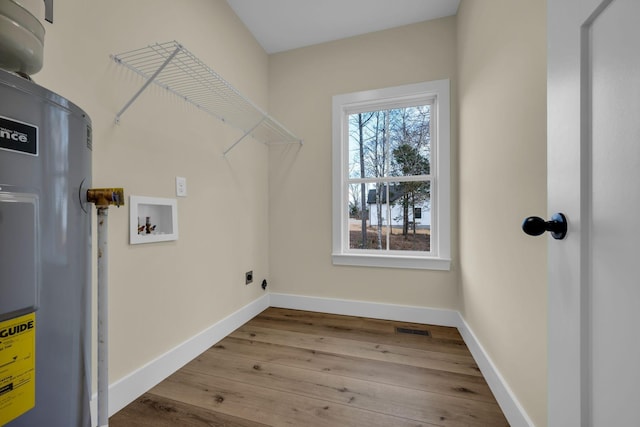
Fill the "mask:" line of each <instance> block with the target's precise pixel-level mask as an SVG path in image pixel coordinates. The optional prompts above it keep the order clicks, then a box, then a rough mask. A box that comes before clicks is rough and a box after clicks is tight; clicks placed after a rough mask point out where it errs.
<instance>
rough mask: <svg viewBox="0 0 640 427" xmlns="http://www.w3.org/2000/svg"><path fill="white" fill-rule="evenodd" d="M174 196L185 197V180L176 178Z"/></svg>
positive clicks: (179, 177)
mask: <svg viewBox="0 0 640 427" xmlns="http://www.w3.org/2000/svg"><path fill="white" fill-rule="evenodd" d="M176 196H178V197H187V178H185V177H183V176H176Z"/></svg>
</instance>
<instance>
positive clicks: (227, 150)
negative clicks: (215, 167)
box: [222, 117, 266, 156]
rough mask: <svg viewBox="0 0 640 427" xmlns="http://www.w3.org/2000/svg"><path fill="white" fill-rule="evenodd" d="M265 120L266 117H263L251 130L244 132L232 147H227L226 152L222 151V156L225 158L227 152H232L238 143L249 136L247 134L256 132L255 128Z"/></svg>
mask: <svg viewBox="0 0 640 427" xmlns="http://www.w3.org/2000/svg"><path fill="white" fill-rule="evenodd" d="M265 118H266V117H263V118H262V119H260V121H259V122H258V123H256V124H255V126H254V127H252V128H251V129H249V130H248V131H246V132H245V133H244V135H242V136H241V137H240V139H238V140H237V141H236V142H234V143H233V145H231V147H229V148H227V149H226V150H224V153H222V155H223V156H226V155H227V153H228V152H229V151H231V150H233V148H234V147H235V146H236V145H238V144H239V143H240V141H242V140H243V139H245V138H246V137H247V136H249V134H251V132H253V131H254V130H256V128H257V127H258V126H260V125H261V124H262V122H264V120H265Z"/></svg>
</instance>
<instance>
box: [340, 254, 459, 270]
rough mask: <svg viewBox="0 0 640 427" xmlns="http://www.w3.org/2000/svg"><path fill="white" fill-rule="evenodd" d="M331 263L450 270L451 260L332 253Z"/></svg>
mask: <svg viewBox="0 0 640 427" xmlns="http://www.w3.org/2000/svg"><path fill="white" fill-rule="evenodd" d="M332 258H333V265H352V266H359V267H384V268H413V269H420V270H441V271H449V270H451V260H450V259H445V258H426V257H410V256H397V255H372V254H333V255H332Z"/></svg>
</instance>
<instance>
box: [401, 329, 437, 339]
mask: <svg viewBox="0 0 640 427" xmlns="http://www.w3.org/2000/svg"><path fill="white" fill-rule="evenodd" d="M396 334H409V335H422V336H425V337H430V336H431V334H430V333H429V331H427V330H426V329H410V328H396Z"/></svg>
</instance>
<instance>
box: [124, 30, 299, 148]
mask: <svg viewBox="0 0 640 427" xmlns="http://www.w3.org/2000/svg"><path fill="white" fill-rule="evenodd" d="M111 58H112V59H113V60H114V61H115V62H116V63H117V64H120V65H122V66H124V67H126V68H128V69H130V70H131V71H133V72H135V73H136V74H139V75H140V76H142V78H144V79H145V83H144V85H143V86H142V87H141V88H140V90H138V92H137V93H136V94H135V95H134V96H133V97H132V98H131V99H130V100H129V102H127V103H126V104H125V106H124V107H122V109H121V110H120V111H119V112H118V113H117V114H116V122H119V121H120V117H121V116H122V114H124V112H125V111H126V110H127V109H128V108H129V107H130V106H131V104H133V103H134V102H135V100H136V99H137V98H138V96H140V94H141V93H142V92H144V90H145V89H146V88H147V87H148V86H149V85H150V84H151V83H155V84H156V85H158V86H160V87H162V88H164V89H166V90H167V91H169V92H171V93H173V94H174V95H176V96H178V97H180V98H182V99H184V100H185V101H187V102H189V103H190V104H193V105H194V106H196V107H197V108H199V109H200V110H203V111H205V112H207V113H209V114H210V115H212V116H214V117H216V118H218V119H219V120H222V121H223V122H225V123H227V124H229V125H231V126H233V127H235V128H238V129H240V130H242V131H243V132H244V135H243V136H242V137H241V138H240V139H238V140H237V141H236V142H235V143H233V144H232V145H231V146H230V147H229V148H227V149H226V150H225V151H224V155H226V154H227V153H228V152H230V151H231V150H232V149H233V148H234V147H235V146H236V145H237V144H238V143H239V142H241V141H242V140H243V139H244V138H246V137H247V136H249V135H251V136H252V137H254V138H255V139H256V140H258V141H260V142H263V143H265V144H278V143H284V144H290V143H299V144H302V140H301V139H299V138H297V137H296V136H295V135H293V134H292V133H291V132H290V131H289V130H287V128H285V127H284V126H282V125H281V124H280V123H278V121H276V120H275V119H274V118H273V117H271V116H269V115H268V114H267V113H265V112H264V111H263V110H262V109H260V108H259V107H258V106H256V105H255V104H254V103H253V102H251V101H250V100H249V99H247V98H246V97H244V96H243V95H242V94H241V93H240V92H238V90H237V89H236V88H234V87H233V86H231V85H230V84H229V83H228V82H227V81H226V80H224V79H223V78H222V77H221V76H220V75H219V74H218V73H216V72H215V71H214V70H212V69H211V68H209V67H208V66H207V65H206V64H205V63H203V62H202V61H201V60H200V59H198V58H197V57H196V56H195V55H194V54H193V53H191V52H189V51H188V50H187V49H186V48H185V47H184V46H182V45H181V44H180V43H178V42H177V41H170V42H166V43H156V44H152V45H149V46H147V47H143V48H140V49H136V50H131V51H128V52H124V53H119V54H115V55H111Z"/></svg>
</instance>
